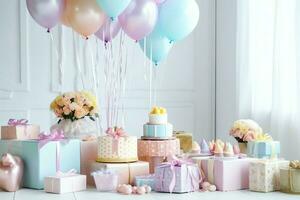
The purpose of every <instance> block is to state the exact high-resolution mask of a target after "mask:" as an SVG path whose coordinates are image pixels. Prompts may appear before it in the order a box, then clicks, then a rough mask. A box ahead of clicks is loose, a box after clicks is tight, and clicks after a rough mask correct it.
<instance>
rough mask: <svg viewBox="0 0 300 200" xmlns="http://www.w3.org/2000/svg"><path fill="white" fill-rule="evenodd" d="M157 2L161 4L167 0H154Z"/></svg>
mask: <svg viewBox="0 0 300 200" xmlns="http://www.w3.org/2000/svg"><path fill="white" fill-rule="evenodd" d="M154 1H155V2H156V3H157V4H161V3H163V2H165V0H154Z"/></svg>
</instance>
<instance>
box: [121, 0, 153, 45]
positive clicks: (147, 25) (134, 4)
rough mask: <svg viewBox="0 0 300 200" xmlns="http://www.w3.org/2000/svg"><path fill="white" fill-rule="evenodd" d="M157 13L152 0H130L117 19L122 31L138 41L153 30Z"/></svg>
mask: <svg viewBox="0 0 300 200" xmlns="http://www.w3.org/2000/svg"><path fill="white" fill-rule="evenodd" d="M157 15H158V8H157V5H156V3H155V2H154V1H153V0H132V1H131V3H130V4H129V6H128V7H127V8H126V9H125V11H124V12H123V13H122V14H121V15H120V16H119V21H120V24H121V26H122V28H123V30H124V32H125V33H126V34H127V35H128V36H129V37H131V38H132V39H134V40H136V41H139V40H141V39H143V38H144V37H145V36H147V35H149V34H150V33H151V32H152V31H153V29H154V27H155V24H156V22H157Z"/></svg>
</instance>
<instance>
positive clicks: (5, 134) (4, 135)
mask: <svg viewBox="0 0 300 200" xmlns="http://www.w3.org/2000/svg"><path fill="white" fill-rule="evenodd" d="M0 133H1V137H0V138H1V139H2V140H12V139H17V140H32V139H38V135H39V134H40V127H39V126H38V125H30V124H28V125H17V126H1V132H0Z"/></svg>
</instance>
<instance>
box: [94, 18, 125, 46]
mask: <svg viewBox="0 0 300 200" xmlns="http://www.w3.org/2000/svg"><path fill="white" fill-rule="evenodd" d="M120 29H121V25H120V23H119V21H118V20H117V19H115V20H111V19H110V18H106V21H105V22H104V24H103V26H102V27H101V28H100V29H99V30H98V31H97V32H96V33H95V35H96V36H97V37H98V38H99V39H100V40H102V41H104V42H110V41H111V40H112V39H114V38H115V37H116V36H117V35H118V33H119V31H120Z"/></svg>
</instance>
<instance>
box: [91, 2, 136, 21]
mask: <svg viewBox="0 0 300 200" xmlns="http://www.w3.org/2000/svg"><path fill="white" fill-rule="evenodd" d="M96 1H97V3H98V5H99V6H100V7H101V8H102V9H103V10H104V11H105V13H106V14H107V15H108V16H109V17H110V18H112V19H114V18H116V17H118V16H119V15H120V14H121V13H122V12H123V11H124V10H125V8H127V6H128V5H129V3H130V1H131V0H96Z"/></svg>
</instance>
